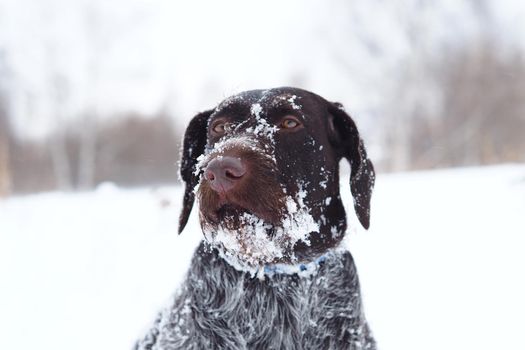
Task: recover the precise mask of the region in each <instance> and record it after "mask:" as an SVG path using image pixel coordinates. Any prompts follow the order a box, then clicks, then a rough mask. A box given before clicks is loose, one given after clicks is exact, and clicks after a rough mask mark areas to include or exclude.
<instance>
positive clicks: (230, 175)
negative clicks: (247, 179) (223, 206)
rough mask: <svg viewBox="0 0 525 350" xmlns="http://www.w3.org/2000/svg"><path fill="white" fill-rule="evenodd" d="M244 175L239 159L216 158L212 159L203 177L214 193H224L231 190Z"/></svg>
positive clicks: (228, 157) (244, 171)
mask: <svg viewBox="0 0 525 350" xmlns="http://www.w3.org/2000/svg"><path fill="white" fill-rule="evenodd" d="M244 174H246V167H245V165H244V164H243V162H242V161H241V159H239V158H234V157H230V156H218V157H216V158H214V159H212V160H211V161H210V162H209V163H208V166H207V167H206V171H205V172H204V176H205V177H206V180H208V181H209V182H210V186H211V188H212V189H213V190H214V191H216V192H221V193H225V192H228V191H230V190H231V189H233V188H234V187H235V186H236V185H237V184H238V183H239V182H240V181H239V180H241V179H242V177H243V176H244Z"/></svg>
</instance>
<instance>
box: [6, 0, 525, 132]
mask: <svg viewBox="0 0 525 350" xmlns="http://www.w3.org/2000/svg"><path fill="white" fill-rule="evenodd" d="M421 3H424V2H421V1H416V0H406V1H379V0H376V1H370V0H362V1H353V2H351V3H349V2H348V1H344V0H333V1H323V2H319V1H313V0H289V1H277V0H265V1H257V2H252V1H241V0H235V1H211V0H210V1H191V2H189V1H188V2H175V1H171V0H165V1H163V0H153V1H146V0H113V1H101V0H96V1H93V0H0V52H3V55H2V56H3V60H4V62H5V63H6V64H7V68H8V72H9V74H8V75H7V80H6V78H5V77H4V79H3V80H4V81H3V82H2V84H3V85H4V86H7V90H8V91H9V96H10V97H11V101H12V105H11V107H12V110H13V113H14V115H15V116H16V126H17V128H18V129H20V130H23V133H26V134H29V135H40V134H42V133H45V132H46V131H48V130H50V129H52V128H53V126H54V125H56V124H57V123H60V122H62V121H63V120H64V119H66V120H67V119H68V118H75V117H78V115H80V114H82V113H95V114H98V115H100V116H101V117H107V116H111V115H113V114H115V113H118V112H123V111H138V112H140V113H146V114H152V113H155V112H156V111H158V110H159V109H161V108H163V109H167V110H168V111H169V112H170V113H171V114H173V115H174V117H175V118H177V120H178V121H180V122H181V123H182V124H184V123H186V121H187V120H188V119H189V118H190V117H191V116H192V114H193V113H195V112H197V111H199V110H203V109H206V108H209V107H210V106H211V105H213V104H215V103H217V102H219V100H221V99H222V98H224V97H226V96H228V95H230V94H232V93H235V92H239V91H242V90H246V89H254V88H266V87H274V86H281V85H297V86H301V87H304V88H307V89H311V90H313V91H314V92H318V93H320V94H322V95H324V96H325V97H327V98H328V99H331V100H339V101H341V102H343V103H345V105H347V107H348V108H350V110H351V111H355V112H356V113H357V116H356V117H357V119H359V118H360V117H361V118H365V116H367V115H368V114H373V110H374V105H375V104H376V103H377V101H378V99H379V97H380V94H381V93H383V92H382V90H381V87H382V86H384V85H385V84H388V83H389V81H390V80H391V79H392V77H391V76H390V75H391V74H392V72H395V68H396V65H399V64H402V63H403V59H404V58H406V57H407V56H410V54H411V50H412V48H411V46H410V45H411V44H410V41H409V40H408V39H407V38H406V35H405V28H404V27H406V24H407V23H412V24H413V25H416V26H418V28H419V27H420V28H421V30H424V31H425V35H424V37H423V38H424V41H425V42H426V43H425V44H424V45H428V47H429V50H436V54H439V52H438V51H439V50H440V48H441V46H440V43H443V42H447V41H449V42H450V41H454V40H456V41H457V42H459V43H461V42H462V41H461V40H471V38H473V37H475V35H476V33H478V32H479V30H480V28H479V25H478V23H477V22H476V21H475V20H473V19H472V16H471V15H470V12H469V10H468V9H469V6H468V4H469V3H468V2H460V1H455V0H454V1H453V0H445V1H440V2H429V4H430V5H427V6H426V7H424V8H423V10H422V8H421V6H418V4H421ZM487 3H488V5H487V8H488V11H489V12H490V13H491V18H493V19H494V21H495V25H494V28H495V29H494V33H495V34H494V35H496V36H498V37H501V40H503V41H508V42H509V44H511V45H515V44H518V45H523V42H522V41H523V40H525V39H524V38H525V16H524V15H525V5H523V2H520V1H510V0H506V1H496V0H494V1H489V2H487ZM524 46H525V45H524ZM4 88H5V87H4ZM57 109H58V110H59V112H57ZM57 114H61V116H60V117H57Z"/></svg>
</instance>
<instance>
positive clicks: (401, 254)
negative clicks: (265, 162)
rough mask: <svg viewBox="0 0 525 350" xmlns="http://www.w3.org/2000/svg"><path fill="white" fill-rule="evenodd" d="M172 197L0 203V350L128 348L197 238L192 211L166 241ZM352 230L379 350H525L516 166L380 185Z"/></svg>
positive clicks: (101, 194) (46, 197) (521, 210)
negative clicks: (363, 220) (365, 220)
mask: <svg viewBox="0 0 525 350" xmlns="http://www.w3.org/2000/svg"><path fill="white" fill-rule="evenodd" d="M344 178H345V181H344V182H345V184H344V186H343V188H344V196H346V198H347V201H346V203H351V202H350V198H349V190H348V187H347V183H346V177H344ZM181 198H182V194H181V189H180V188H178V187H174V188H160V189H156V190H149V189H140V190H120V189H117V188H114V187H112V186H110V185H105V186H101V187H100V188H99V189H98V190H97V191H95V192H92V193H80V194H61V193H49V194H41V195H33V196H27V197H15V198H12V199H9V200H7V201H3V202H1V201H0V349H10V350H13V349H53V350H59V349H68V350H70V349H75V350H82V349H90V350H91V349H112V350H116V349H129V348H130V347H131V346H132V344H133V342H134V340H135V339H136V338H137V337H139V336H141V335H142V333H143V332H144V331H145V330H146V328H147V327H148V326H149V324H151V322H152V321H153V318H154V316H155V314H156V313H157V311H158V310H159V309H160V308H161V307H162V306H163V305H164V304H166V303H167V302H168V300H169V298H170V296H171V294H172V293H173V292H174V290H175V288H176V287H177V286H178V285H179V283H180V282H181V280H182V278H183V277H184V272H185V270H186V268H187V266H188V264H189V259H190V257H191V255H192V253H193V249H194V247H195V246H196V244H197V243H198V241H199V239H200V237H201V235H200V231H199V229H198V225H197V223H196V220H195V219H196V217H195V215H193V216H192V219H191V220H192V221H191V223H190V225H189V227H188V228H187V229H186V230H185V232H184V233H183V234H182V235H181V236H178V235H177V233H176V224H177V218H178V210H179V207H180V202H181ZM347 208H348V206H347ZM348 211H349V212H350V210H348ZM194 214H195V211H194ZM351 220H352V222H351V224H353V225H352V226H353V227H354V228H353V229H351V230H350V232H349V235H348V239H347V245H348V247H349V249H350V250H351V251H352V253H353V255H354V257H355V260H356V262H357V264H358V269H359V273H360V277H361V282H362V289H363V294H364V298H365V300H364V301H365V310H366V313H367V317H368V319H369V321H370V323H371V326H372V330H373V331H374V333H375V335H376V338H377V340H378V343H379V345H380V348H381V349H383V350H388V349H398V350H410V349H414V350H422V349H425V350H431V349H439V350H443V349H458V350H459V349H461V350H465V349H476V350H480V349H506V350H509V349H521V350H523V349H525V337H524V333H523V332H524V330H525V301H524V300H525V252H524V251H525V165H508V166H497V167H486V168H466V169H460V170H442V171H432V172H418V173H406V174H395V175H380V176H379V177H378V181H377V185H376V191H375V193H374V197H373V207H372V216H371V222H372V226H371V229H370V231H368V232H366V231H363V230H362V229H360V228H357V227H356V226H357V223H356V219H355V217H352V218H351Z"/></svg>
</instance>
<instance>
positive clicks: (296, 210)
mask: <svg viewBox="0 0 525 350" xmlns="http://www.w3.org/2000/svg"><path fill="white" fill-rule="evenodd" d="M304 196H306V193H305V192H304V191H303V190H301V191H300V192H299V193H298V194H297V196H296V197H295V198H294V197H292V196H287V197H286V211H285V213H284V215H283V218H282V221H281V223H280V224H279V225H278V226H275V225H272V224H269V223H267V222H265V221H264V220H262V219H261V218H259V217H257V215H255V214H249V213H243V214H242V217H241V218H240V226H239V229H231V228H229V227H228V225H227V224H228V223H227V222H225V223H223V224H220V225H219V227H218V228H212V227H209V226H206V225H203V231H204V236H205V238H206V240H207V241H208V242H209V243H211V244H212V245H213V246H215V247H217V248H218V250H219V252H220V254H221V256H222V257H223V258H224V259H225V260H226V261H227V262H228V263H230V265H232V266H233V267H234V268H236V269H237V270H240V271H247V272H250V273H251V274H252V275H255V274H256V273H257V271H259V270H260V269H261V268H262V267H263V266H264V265H267V264H273V263H276V262H278V261H281V260H282V259H283V258H284V259H285V260H286V261H290V262H294V261H295V260H296V259H295V256H294V253H293V247H294V246H295V244H296V243H298V242H299V241H302V242H304V243H306V244H307V245H309V244H310V242H309V235H310V233H311V232H318V231H319V225H318V224H317V223H316V222H315V220H314V219H313V217H312V215H311V214H310V209H309V208H308V207H307V206H306V205H305V204H304V203H303V200H302V199H303V198H304ZM226 220H228V219H226ZM270 232H271V233H270Z"/></svg>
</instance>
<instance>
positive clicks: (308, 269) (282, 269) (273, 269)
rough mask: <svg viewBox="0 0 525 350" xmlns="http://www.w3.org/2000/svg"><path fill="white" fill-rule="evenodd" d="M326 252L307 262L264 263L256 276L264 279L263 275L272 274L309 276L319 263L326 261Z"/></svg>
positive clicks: (317, 267)
mask: <svg viewBox="0 0 525 350" xmlns="http://www.w3.org/2000/svg"><path fill="white" fill-rule="evenodd" d="M326 258H327V254H324V255H321V256H320V257H318V258H317V259H315V260H314V261H311V262H309V263H301V264H298V265H288V264H273V265H264V266H263V267H262V268H261V269H259V270H258V271H257V276H258V277H259V278H260V279H264V276H270V277H271V276H273V275H277V274H283V275H293V274H298V275H299V276H309V275H311V274H312V273H314V272H315V271H317V270H318V269H319V267H320V266H321V264H322V263H323V262H325V261H326Z"/></svg>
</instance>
